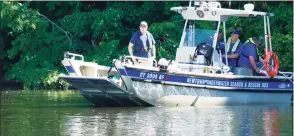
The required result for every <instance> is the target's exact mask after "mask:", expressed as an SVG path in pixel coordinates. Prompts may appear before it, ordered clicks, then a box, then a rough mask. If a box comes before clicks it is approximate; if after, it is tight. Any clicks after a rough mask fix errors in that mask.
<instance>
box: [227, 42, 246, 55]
mask: <svg viewBox="0 0 294 136" xmlns="http://www.w3.org/2000/svg"><path fill="white" fill-rule="evenodd" d="M242 50H243V44H242V43H241V42H240V43H239V45H238V47H237V49H236V51H235V53H234V54H232V55H228V58H231V59H237V58H238V57H239V56H240V54H241V52H242ZM223 57H226V56H223Z"/></svg>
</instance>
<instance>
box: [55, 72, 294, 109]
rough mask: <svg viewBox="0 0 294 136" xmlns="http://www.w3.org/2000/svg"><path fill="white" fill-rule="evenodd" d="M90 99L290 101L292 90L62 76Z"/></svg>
mask: <svg viewBox="0 0 294 136" xmlns="http://www.w3.org/2000/svg"><path fill="white" fill-rule="evenodd" d="M61 78H63V79H64V80H65V81H67V82H68V83H70V84H71V85H73V86H74V87H75V88H77V89H79V90H80V93H81V95H83V96H84V97H85V98H86V99H87V100H88V101H89V102H91V103H93V104H94V105H96V106H99V107H101V106H107V107H112V106H113V107H128V106H131V107H135V106H141V107H147V106H216V105H217V106H222V105H243V104H290V103H291V96H292V92H291V91H267V90H262V91H261V90H240V89H239V90H238V89H235V90H225V89H211V88H205V87H192V86H181V85H170V84H163V83H161V82H157V83H155V82H147V81H143V80H141V81H139V80H135V79H133V80H132V87H133V91H128V90H125V89H124V88H122V87H119V86H118V85H116V84H115V83H113V82H112V81H111V80H109V79H106V78H87V77H71V76H63V77H61Z"/></svg>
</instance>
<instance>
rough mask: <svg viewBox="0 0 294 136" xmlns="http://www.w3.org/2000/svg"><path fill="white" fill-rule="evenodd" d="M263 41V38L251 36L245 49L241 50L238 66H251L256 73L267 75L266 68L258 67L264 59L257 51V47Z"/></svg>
mask: <svg viewBox="0 0 294 136" xmlns="http://www.w3.org/2000/svg"><path fill="white" fill-rule="evenodd" d="M261 42H262V38H258V37H254V38H249V39H248V40H247V41H246V42H245V44H244V46H243V50H242V52H241V55H240V58H239V62H238V66H241V67H247V68H249V69H250V70H252V71H253V73H254V74H255V75H256V74H259V75H267V73H266V72H265V71H264V70H261V69H259V68H258V63H260V62H261V61H263V60H262V59H261V58H260V57H259V55H258V51H257V47H258V46H259V45H260V44H261Z"/></svg>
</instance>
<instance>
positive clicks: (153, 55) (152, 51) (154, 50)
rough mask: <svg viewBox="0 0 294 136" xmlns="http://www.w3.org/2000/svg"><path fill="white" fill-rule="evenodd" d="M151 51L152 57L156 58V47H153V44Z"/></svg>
mask: <svg viewBox="0 0 294 136" xmlns="http://www.w3.org/2000/svg"><path fill="white" fill-rule="evenodd" d="M151 53H152V57H153V58H154V59H155V58H156V48H155V45H152V50H151Z"/></svg>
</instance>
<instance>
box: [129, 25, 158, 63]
mask: <svg viewBox="0 0 294 136" xmlns="http://www.w3.org/2000/svg"><path fill="white" fill-rule="evenodd" d="M139 28H140V30H138V31H136V32H135V33H134V34H133V35H132V38H131V40H130V42H129V48H128V49H129V53H130V55H131V56H136V57H144V58H151V57H152V58H154V59H155V57H156V52H155V40H154V38H153V36H152V34H151V33H150V32H149V31H147V29H148V25H147V23H146V22H145V21H142V22H141V23H140V26H139ZM132 60H133V61H134V62H136V59H134V58H133V59H132Z"/></svg>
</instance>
